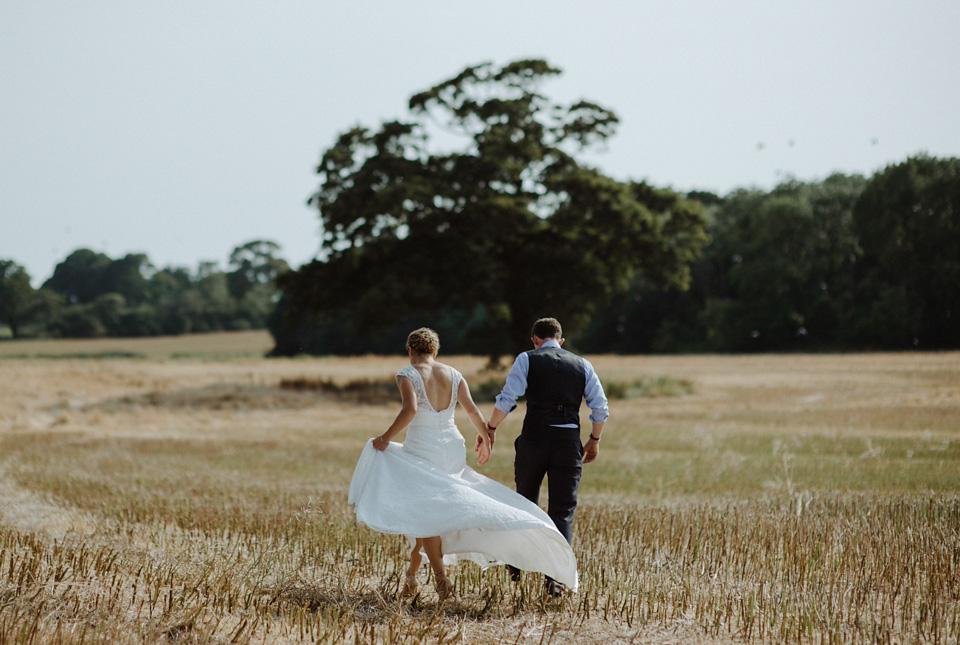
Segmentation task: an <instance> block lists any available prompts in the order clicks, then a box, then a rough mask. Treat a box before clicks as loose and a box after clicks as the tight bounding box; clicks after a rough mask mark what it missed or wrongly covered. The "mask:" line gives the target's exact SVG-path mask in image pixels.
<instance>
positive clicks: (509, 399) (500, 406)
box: [487, 353, 530, 446]
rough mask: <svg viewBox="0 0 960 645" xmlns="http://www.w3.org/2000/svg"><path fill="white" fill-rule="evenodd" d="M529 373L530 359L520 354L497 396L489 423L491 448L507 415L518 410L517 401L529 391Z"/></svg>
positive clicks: (488, 432)
mask: <svg viewBox="0 0 960 645" xmlns="http://www.w3.org/2000/svg"><path fill="white" fill-rule="evenodd" d="M529 371H530V359H529V358H528V357H527V354H526V353H523V354H520V355H519V356H517V358H516V359H515V360H514V361H513V365H512V366H511V367H510V372H509V373H508V374H507V380H506V382H505V383H504V384H503V389H502V390H500V394H498V395H497V401H496V403H495V404H494V408H493V413H492V414H491V415H490V420H489V421H488V422H487V434H489V435H490V445H491V446H493V444H494V442H495V441H496V434H497V428H498V427H499V426H500V424H501V423H502V422H503V420H504V419H506V418H507V415H508V414H510V413H511V412H513V411H514V410H515V409H516V407H517V399H519V398H520V397H521V396H523V394H524V393H525V392H526V391H527V374H528V373H529Z"/></svg>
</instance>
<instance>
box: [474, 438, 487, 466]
mask: <svg viewBox="0 0 960 645" xmlns="http://www.w3.org/2000/svg"><path fill="white" fill-rule="evenodd" d="M477 438H478V439H479V437H477ZM476 452H477V465H478V466H482V465H484V464H485V463H487V460H488V459H490V445H489V444H488V443H486V442H483V441H481V442H480V445H478V446H477V448H476Z"/></svg>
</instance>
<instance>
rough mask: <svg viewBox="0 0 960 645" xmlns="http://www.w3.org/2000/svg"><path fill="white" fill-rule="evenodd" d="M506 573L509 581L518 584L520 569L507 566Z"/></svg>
mask: <svg viewBox="0 0 960 645" xmlns="http://www.w3.org/2000/svg"><path fill="white" fill-rule="evenodd" d="M507 571H508V572H509V573H510V579H511V580H513V581H514V582H520V569H518V568H516V567H515V566H512V565H509V564H508V565H507Z"/></svg>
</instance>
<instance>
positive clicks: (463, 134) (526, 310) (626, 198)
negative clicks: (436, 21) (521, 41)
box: [271, 60, 705, 353]
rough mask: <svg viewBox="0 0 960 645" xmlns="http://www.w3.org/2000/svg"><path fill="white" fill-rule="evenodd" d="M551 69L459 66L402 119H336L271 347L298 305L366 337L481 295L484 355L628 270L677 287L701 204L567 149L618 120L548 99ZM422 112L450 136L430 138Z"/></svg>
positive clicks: (464, 305) (293, 322)
mask: <svg viewBox="0 0 960 645" xmlns="http://www.w3.org/2000/svg"><path fill="white" fill-rule="evenodd" d="M557 74H559V70H557V69H555V68H552V67H550V66H549V65H548V64H547V63H546V62H545V61H541V60H524V61H517V62H514V63H510V64H508V65H506V66H504V67H502V68H496V67H494V66H492V65H490V64H483V65H478V66H476V67H470V68H468V69H466V70H464V71H463V72H461V73H460V74H459V75H457V76H456V77H454V78H452V79H450V80H448V81H444V82H443V83H440V84H439V85H436V86H435V87H433V88H431V89H429V90H427V91H425V92H421V93H419V94H416V95H415V96H413V98H411V100H410V110H411V113H412V119H411V120H410V121H408V122H398V121H394V122H389V123H385V124H383V125H382V126H381V128H380V129H379V130H377V131H371V130H368V129H366V128H363V127H355V128H352V129H350V130H348V131H346V132H344V133H343V134H342V135H341V136H340V137H339V138H338V140H337V141H336V142H335V143H334V145H333V146H332V147H331V148H330V149H329V150H327V151H326V152H325V153H324V154H323V156H322V159H321V162H320V165H319V166H318V168H317V171H318V173H319V174H320V177H321V182H320V187H319V188H318V190H317V192H316V193H315V194H314V195H313V196H312V197H311V198H310V204H312V205H313V206H315V207H316V208H317V209H318V211H319V214H320V220H321V223H322V227H323V236H322V240H321V254H320V259H318V260H317V261H315V262H312V263H310V264H308V265H305V266H304V267H301V268H300V269H299V270H298V271H295V272H292V273H288V274H285V275H284V276H283V277H282V278H281V279H280V281H279V283H280V286H281V287H282V289H283V290H284V292H285V296H286V299H285V302H284V311H285V312H286V313H287V316H286V319H285V320H277V321H276V322H277V324H276V325H274V326H271V330H272V331H273V333H274V335H275V337H276V338H277V340H278V347H281V346H287V345H291V344H296V343H292V342H290V340H289V339H288V338H286V337H285V336H287V335H288V334H296V333H297V332H296V330H297V329H298V328H301V329H302V327H303V326H304V325H305V324H306V325H309V323H305V322H304V316H305V315H307V314H312V315H316V316H318V317H319V318H320V319H321V320H324V321H328V322H329V321H331V320H334V319H337V318H338V317H341V316H347V318H348V320H349V322H350V328H351V330H353V331H354V332H355V333H359V334H366V335H371V334H373V333H374V332H376V331H378V330H381V329H383V328H385V327H387V326H389V325H390V323H392V322H395V321H396V320H397V319H399V318H403V317H406V316H409V315H411V314H415V313H417V312H435V311H438V310H441V309H444V308H452V309H459V310H463V311H473V310H474V308H476V307H479V308H480V311H481V315H480V316H479V317H477V318H476V319H475V321H474V322H473V324H472V326H471V328H470V331H471V333H472V334H473V335H474V336H475V337H477V338H481V339H483V342H484V344H485V346H486V347H487V348H488V351H490V352H492V353H499V352H502V351H506V350H509V349H512V350H513V351H518V350H520V349H522V348H523V346H524V343H525V342H526V341H525V339H526V336H527V332H528V330H529V326H530V324H531V323H532V321H533V320H534V319H535V318H537V317H539V316H542V315H555V316H557V317H559V318H560V319H562V320H563V321H564V323H565V325H567V326H568V327H569V328H576V327H577V326H579V325H581V324H582V323H583V322H585V321H586V319H587V318H588V316H589V314H590V313H591V312H592V311H593V309H594V307H595V306H596V304H597V303H600V302H602V301H603V300H604V299H606V298H607V297H608V296H610V295H611V294H613V293H616V292H618V291H621V290H623V289H624V288H625V287H626V286H627V285H629V283H630V280H631V278H632V277H633V276H634V275H638V274H642V275H644V276H646V277H647V278H648V279H649V280H651V281H652V282H654V283H656V284H659V285H664V286H674V287H679V288H685V287H686V286H687V285H688V284H689V279H690V274H689V269H688V266H687V265H688V263H689V262H690V261H691V260H692V259H693V258H694V257H695V256H696V253H697V250H698V249H699V247H700V246H701V245H702V243H703V242H704V240H705V237H704V233H703V224H704V222H703V219H702V215H701V207H700V205H699V203H697V202H690V201H686V200H684V199H682V197H681V196H680V195H677V194H676V193H672V192H670V191H665V190H656V189H653V188H651V187H649V186H647V185H646V184H642V183H624V182H619V181H616V180H614V179H611V178H609V177H606V176H604V175H603V174H602V173H600V172H599V171H597V170H595V169H593V168H589V167H586V166H583V165H581V164H580V163H578V162H577V161H576V159H575V158H574V156H573V155H574V154H575V153H576V152H577V151H579V150H580V149H582V148H584V147H586V146H591V145H595V144H597V143H600V142H602V141H604V140H605V139H607V138H608V137H609V136H611V135H612V134H613V133H614V132H615V129H616V125H617V122H618V121H617V117H616V115H615V114H613V112H611V111H610V110H607V109H605V108H602V107H600V106H598V105H596V104H593V103H590V102H586V101H581V102H578V103H575V104H573V105H561V104H558V103H554V102H551V101H549V100H548V99H546V98H545V97H544V96H543V95H541V94H540V93H539V91H538V90H539V85H540V84H541V82H542V81H543V80H545V79H547V78H549V77H551V76H555V75H557ZM432 124H441V126H442V127H443V128H444V129H445V131H446V133H447V134H446V136H445V139H444V143H445V145H446V144H447V143H448V141H449V139H450V136H451V134H452V136H455V137H457V138H458V141H459V147H456V146H455V147H454V148H453V151H451V152H440V151H439V150H437V149H431V144H432V143H433V142H434V141H435V140H436V137H432V135H431V128H432V127H435V126H433V125H432ZM433 148H439V145H438V144H437V145H434V146H433ZM319 349H320V351H329V348H326V347H322V348H319Z"/></svg>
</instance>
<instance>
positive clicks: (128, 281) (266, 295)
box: [0, 240, 287, 338]
mask: <svg viewBox="0 0 960 645" xmlns="http://www.w3.org/2000/svg"><path fill="white" fill-rule="evenodd" d="M278 250H279V247H278V246H277V245H276V244H274V243H273V242H269V241H263V240H256V241H253V242H249V243H247V244H244V245H241V246H239V247H237V248H236V249H234V251H233V253H232V254H231V256H230V264H231V268H232V269H233V271H231V272H229V273H226V272H224V271H222V270H220V269H219V268H218V267H217V265H216V263H211V262H201V263H200V265H199V266H198V268H197V271H196V273H191V272H190V271H189V270H188V269H186V268H183V267H166V268H163V269H160V270H156V269H155V268H154V267H153V266H152V265H151V264H150V261H149V259H148V258H147V256H146V255H143V254H128V255H126V256H125V257H123V258H119V259H116V260H114V259H111V258H110V257H109V256H107V255H105V254H103V253H96V252H94V251H91V250H89V249H78V250H76V251H74V252H72V253H71V254H70V255H69V256H67V258H66V259H65V260H64V261H63V262H61V263H60V264H58V265H57V267H56V269H55V270H54V273H53V276H51V278H50V279H49V280H47V281H46V282H45V283H44V287H43V288H42V289H39V290H36V291H35V290H33V289H32V288H31V287H30V280H29V276H27V275H26V273H25V272H24V271H23V269H22V267H19V265H16V264H15V263H13V262H11V261H7V260H3V261H0V296H2V298H0V323H3V324H6V325H7V326H8V327H9V328H10V330H11V335H12V336H14V337H17V336H18V335H21V331H22V329H23V324H24V323H28V324H29V327H28V329H29V333H30V335H32V336H45V335H46V336H55V337H62V338H94V337H101V336H126V337H130V336H155V335H175V334H183V333H187V332H202V331H221V330H243V329H262V328H263V327H264V326H265V325H266V322H267V319H268V318H269V316H270V315H271V313H272V311H273V309H274V307H275V304H276V302H277V299H278V293H277V289H276V287H275V286H274V283H273V280H274V278H275V277H276V275H277V274H278V273H280V272H282V271H285V270H287V263H286V262H285V261H284V260H282V259H280V258H278V257H276V255H275V253H276V252H277V251H278Z"/></svg>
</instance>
